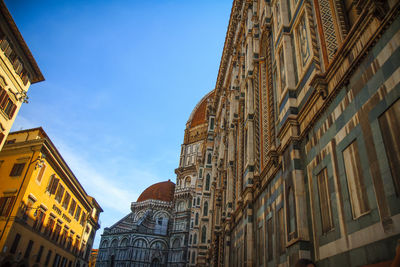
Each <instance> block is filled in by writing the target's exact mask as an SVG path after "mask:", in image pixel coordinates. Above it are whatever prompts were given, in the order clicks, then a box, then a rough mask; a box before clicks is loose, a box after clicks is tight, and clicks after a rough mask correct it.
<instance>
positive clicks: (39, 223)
mask: <svg viewBox="0 0 400 267" xmlns="http://www.w3.org/2000/svg"><path fill="white" fill-rule="evenodd" d="M45 218H46V213H44V212H43V211H42V210H38V212H37V216H36V219H35V222H34V224H33V229H35V230H36V231H38V232H39V233H40V231H41V230H42V226H43V222H44V219H45Z"/></svg>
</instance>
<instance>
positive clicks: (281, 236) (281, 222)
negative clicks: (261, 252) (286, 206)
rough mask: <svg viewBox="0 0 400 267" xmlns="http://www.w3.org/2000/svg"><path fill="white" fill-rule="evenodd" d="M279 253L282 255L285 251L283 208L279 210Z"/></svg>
mask: <svg viewBox="0 0 400 267" xmlns="http://www.w3.org/2000/svg"><path fill="white" fill-rule="evenodd" d="M278 227H279V231H278V235H279V237H278V253H279V255H282V254H283V253H284V252H285V223H284V219H283V208H281V209H280V210H279V211H278Z"/></svg>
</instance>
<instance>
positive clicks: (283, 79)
mask: <svg viewBox="0 0 400 267" xmlns="http://www.w3.org/2000/svg"><path fill="white" fill-rule="evenodd" d="M279 72H280V79H281V84H280V85H281V93H283V90H284V89H285V86H286V70H285V57H284V55H283V47H282V48H281V50H280V51H279Z"/></svg>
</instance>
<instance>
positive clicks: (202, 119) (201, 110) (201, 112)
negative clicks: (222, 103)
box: [190, 92, 214, 128]
mask: <svg viewBox="0 0 400 267" xmlns="http://www.w3.org/2000/svg"><path fill="white" fill-rule="evenodd" d="M213 97H214V92H212V93H211V94H210V95H209V96H208V97H207V98H204V99H203V101H202V102H201V103H200V105H198V107H197V110H196V112H195V113H194V115H193V118H192V122H191V123H190V127H191V128H192V127H195V126H197V125H200V124H203V123H206V122H207V121H206V112H207V100H208V99H210V98H213Z"/></svg>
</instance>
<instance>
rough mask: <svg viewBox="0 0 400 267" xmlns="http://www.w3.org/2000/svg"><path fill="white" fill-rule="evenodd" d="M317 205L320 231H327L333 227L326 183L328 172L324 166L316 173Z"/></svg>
mask: <svg viewBox="0 0 400 267" xmlns="http://www.w3.org/2000/svg"><path fill="white" fill-rule="evenodd" d="M317 180H318V193H319V207H320V212H321V224H322V232H323V233H327V232H329V231H330V230H332V228H333V220H332V210H331V199H330V191H329V184H328V172H327V169H326V168H324V169H323V170H322V171H321V172H320V173H319V174H318V175H317Z"/></svg>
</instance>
